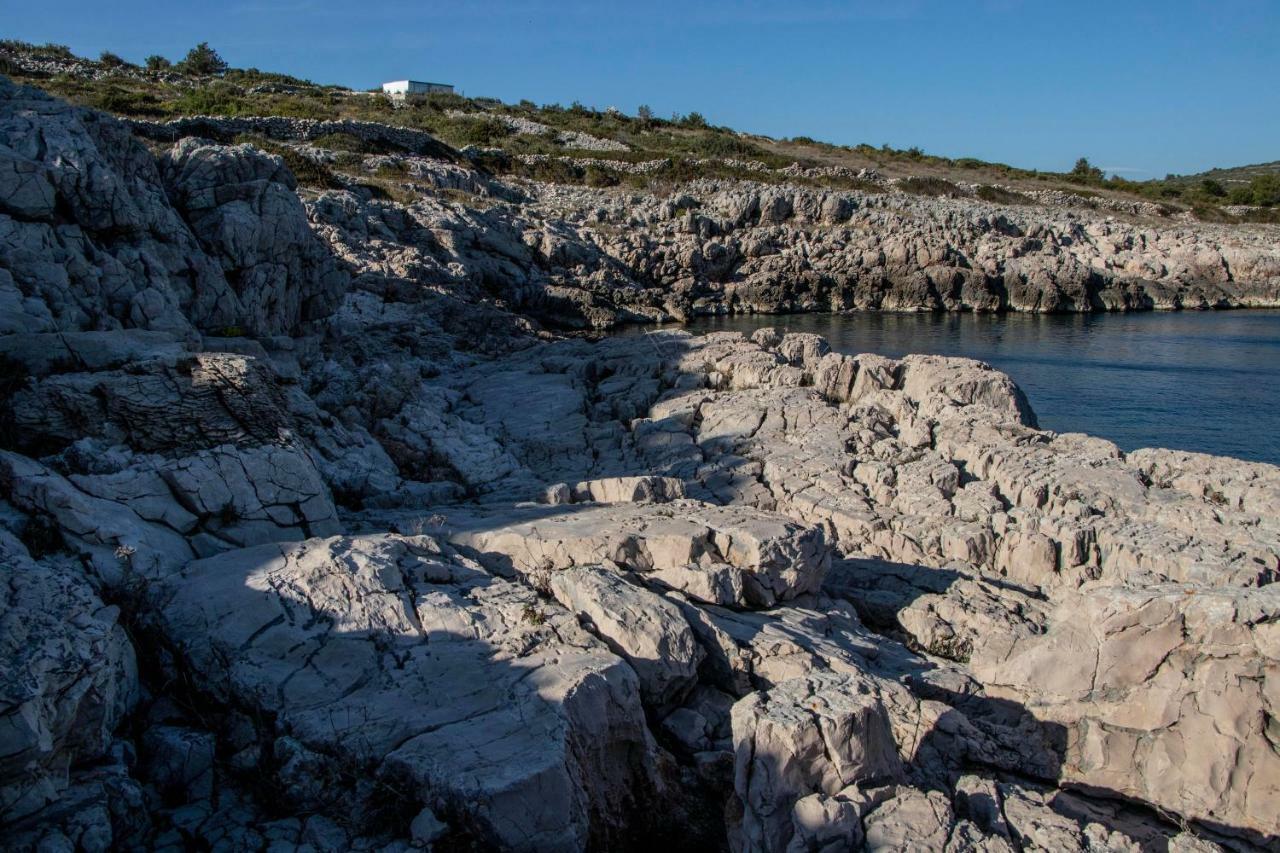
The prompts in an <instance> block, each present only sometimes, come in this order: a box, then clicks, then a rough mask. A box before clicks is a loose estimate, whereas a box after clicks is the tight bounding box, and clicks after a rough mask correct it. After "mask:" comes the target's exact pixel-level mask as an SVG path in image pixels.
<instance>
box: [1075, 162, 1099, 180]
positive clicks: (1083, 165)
mask: <svg viewBox="0 0 1280 853" xmlns="http://www.w3.org/2000/svg"><path fill="white" fill-rule="evenodd" d="M1102 178H1103V175H1102V170H1101V169H1099V168H1098V167H1097V166H1094V165H1093V164H1092V163H1090V162H1089V158H1088V157H1081V158H1080V159H1079V160H1077V161H1076V164H1075V166H1073V167H1072V169H1071V172H1070V179H1071V180H1073V181H1080V182H1083V183H1096V182H1098V181H1101V180H1102Z"/></svg>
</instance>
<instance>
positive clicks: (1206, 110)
mask: <svg viewBox="0 0 1280 853" xmlns="http://www.w3.org/2000/svg"><path fill="white" fill-rule="evenodd" d="M0 11H2V12H3V14H2V15H0V20H2V21H3V23H2V24H0V35H2V36H3V37H6V38H19V39H23V40H27V41H55V42H61V43H64V44H68V45H70V46H71V48H72V49H73V50H75V51H76V52H77V53H81V54H88V55H92V56H96V55H97V54H98V53H99V52H100V51H102V50H104V49H110V50H113V51H115V52H117V53H119V54H121V55H123V56H124V57H126V58H127V59H132V60H135V61H136V60H140V59H142V58H143V57H144V56H146V55H147V54H150V53H160V54H163V55H166V56H169V57H171V58H175V59H176V58H179V57H180V56H181V55H182V54H183V53H184V52H185V51H186V49H187V48H189V47H190V46H191V45H192V44H194V43H195V42H197V41H208V42H210V43H211V44H212V45H213V46H214V47H215V48H217V49H218V50H219V51H220V52H221V53H222V55H223V56H224V57H225V58H226V59H227V60H228V61H229V62H231V64H233V65H235V66H239V67H249V66H256V67H258V68H262V69H265V70H273V71H284V72H288V73H291V74H296V75H298V76H302V77H309V78H311V79H313V80H316V81H318V82H327V83H341V84H346V85H350V86H355V87H362V88H367V87H371V86H375V85H377V84H378V83H380V82H381V81H383V80H389V79H395V78H403V77H415V78H426V79H431V80H440V81H443V82H449V83H454V84H455V85H457V86H458V87H459V88H460V89H461V90H462V91H463V92H464V93H465V94H468V95H487V96H492V97H498V98H501V99H503V100H505V101H516V100H519V99H521V98H529V99H530V100H533V101H536V102H538V103H546V102H553V101H554V102H560V103H564V104H568V103H570V102H572V101H574V100H577V101H581V102H582V103H584V104H587V105H588V106H596V107H606V106H616V107H618V108H619V109H622V110H624V111H626V112H634V110H635V109H636V107H637V106H638V105H640V104H642V103H643V104H648V105H650V106H651V107H652V108H653V110H654V112H655V113H656V114H658V115H663V116H665V115H670V114H671V113H673V112H679V113H685V112H688V111H690V110H697V111H700V112H702V113H703V114H704V115H705V116H706V117H707V118H708V120H710V121H711V122H712V123H713V124H723V125H729V126H731V127H734V128H737V129H739V130H748V131H753V132H756V133H764V134H768V135H771V136H795V135H807V136H812V137H814V138H817V139H823V140H827V141H831V142H837V143H858V142H867V143H871V144H873V145H879V144H881V143H885V142H887V143H889V144H891V145H893V146H895V147H901V148H905V147H910V146H912V145H919V146H920V147H922V148H924V149H925V150H926V151H928V152H930V153H936V154H943V155H948V156H953V157H961V156H974V157H981V158H983V159H988V160H997V161H1003V162H1007V163H1012V164H1015V165H1020V166H1026V167H1031V168H1042V169H1064V168H1069V167H1070V166H1071V164H1072V163H1073V162H1074V161H1075V158H1076V157H1079V156H1087V157H1089V158H1090V159H1091V160H1092V161H1093V163H1094V164H1095V165H1099V166H1103V167H1105V168H1107V169H1108V170H1109V171H1116V172H1119V173H1120V174H1122V175H1124V176H1127V177H1131V178H1135V179H1141V178H1148V177H1163V176H1164V174H1165V173H1166V172H1178V173H1189V172H1196V171H1200V170H1203V169H1207V168H1210V167H1212V166H1233V165H1243V164H1246V163H1256V162H1263V161H1269V160H1277V159H1280V2H1278V0H1164V2H1150V1H1149V0H1141V2H1139V0H1110V2H1105V3H1103V2H1074V3H1068V2H1061V0H1059V2H1050V0H1043V2H1041V1H1040V0H896V2H895V0H880V2H872V0H865V2H864V0H850V2H844V3H837V2H816V0H815V2H804V0H796V2H791V3H785V2H773V3H765V2H749V3H728V2H716V1H715V0H709V2H698V0H683V2H665V0H664V1H663V2H631V3H616V4H615V3H605V2H599V3H591V2H573V0H570V2H516V0H502V2H495V3H468V2H463V0H457V1H456V2H448V3H445V2H437V0H413V2H404V0H394V2H359V0H215V2H213V3H190V2H184V0H178V2H172V0H169V2H163V3H162V2H142V0H96V2H85V0H56V2H50V1H49V0H46V1H45V2H29V0H0Z"/></svg>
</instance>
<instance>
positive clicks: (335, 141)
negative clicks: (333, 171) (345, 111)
mask: <svg viewBox="0 0 1280 853" xmlns="http://www.w3.org/2000/svg"><path fill="white" fill-rule="evenodd" d="M311 144H312V145H314V146H315V147H317V148H324V149H325V150H327V151H347V152H350V153H352V154H364V153H367V152H368V150H369V147H368V146H367V145H366V144H365V141H364V140H363V139H361V138H360V137H358V136H352V135H351V134H350V133H326V134H324V135H323V136H317V137H316V138H315V139H313V140H311Z"/></svg>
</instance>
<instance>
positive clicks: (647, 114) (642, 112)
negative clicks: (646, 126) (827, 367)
mask: <svg viewBox="0 0 1280 853" xmlns="http://www.w3.org/2000/svg"><path fill="white" fill-rule="evenodd" d="M636 116H637V117H638V118H639V119H640V120H641V121H653V110H651V109H650V108H649V105H648V104H641V105H640V106H639V108H637V109H636Z"/></svg>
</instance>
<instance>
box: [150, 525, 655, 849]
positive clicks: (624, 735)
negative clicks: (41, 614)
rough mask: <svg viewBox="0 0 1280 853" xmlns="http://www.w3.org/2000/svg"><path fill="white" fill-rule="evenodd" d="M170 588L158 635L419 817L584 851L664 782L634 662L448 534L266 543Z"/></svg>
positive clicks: (169, 583)
mask: <svg viewBox="0 0 1280 853" xmlns="http://www.w3.org/2000/svg"><path fill="white" fill-rule="evenodd" d="M161 584H162V586H161V587H160V588H158V589H157V590H156V592H157V593H158V592H160V590H161V589H163V591H164V596H165V598H166V604H165V605H164V606H163V608H162V609H161V610H160V612H159V613H157V614H156V617H155V618H156V630H158V631H160V632H161V633H162V634H163V635H164V636H165V637H167V638H168V640H169V641H170V642H172V643H174V644H175V648H176V649H177V651H178V653H179V655H180V657H181V660H182V665H183V666H184V667H185V668H187V670H188V671H189V673H190V677H192V678H194V679H196V681H197V683H198V684H199V686H200V687H201V688H202V689H204V690H207V691H209V692H210V693H211V694H212V695H216V696H221V697H225V699H226V700H228V701H234V702H237V703H243V704H245V705H246V706H247V707H250V708H257V709H259V710H260V711H261V712H263V713H265V714H269V715H270V718H271V719H273V720H274V726H275V732H274V734H273V733H272V732H269V731H268V732H263V733H260V736H267V737H271V736H280V735H283V734H284V733H286V732H288V733H290V734H291V736H292V737H294V738H296V739H297V740H298V741H299V742H300V743H301V744H303V745H304V747H305V748H306V749H308V750H312V751H315V752H317V753H318V754H323V755H324V756H326V757H325V758H324V759H323V761H324V762H327V763H328V765H329V766H332V768H333V770H334V771H336V770H337V769H338V768H340V767H341V764H342V762H354V764H355V766H359V767H363V768H367V769H366V770H365V771H364V772H367V773H368V774H369V777H370V778H371V779H383V780H385V784H387V785H390V786H392V787H394V788H395V789H397V790H400V791H402V792H403V795H404V796H408V797H411V798H413V799H414V801H416V802H417V803H419V804H420V806H419V807H418V808H417V809H410V810H409V811H410V812H411V813H416V812H417V811H418V810H419V809H420V808H421V806H423V805H427V806H431V807H432V808H433V810H435V811H436V813H437V814H440V815H448V820H449V822H450V824H451V825H456V826H459V827H461V826H465V827H466V828H468V829H469V830H470V831H472V832H475V833H479V836H480V837H481V838H485V839H487V840H488V841H489V842H491V843H495V844H500V845H501V846H503V847H504V848H509V849H519V850H543V849H554V850H576V849H581V848H582V847H583V846H584V845H586V844H587V843H588V842H589V841H591V840H593V839H594V840H597V841H604V840H605V839H607V838H608V837H609V836H610V834H611V833H616V832H618V831H620V830H621V829H622V826H623V821H624V820H625V819H626V817H627V815H628V814H629V813H630V812H629V810H630V809H631V808H633V807H636V806H638V805H639V802H640V800H642V799H643V792H644V791H645V790H647V789H648V788H649V787H650V786H651V784H652V783H651V781H649V780H650V779H651V778H652V774H653V773H654V768H653V765H652V746H651V743H650V741H649V738H648V734H647V732H646V730H645V727H644V718H643V713H642V712H641V710H640V685H639V683H638V681H637V679H636V676H635V674H634V673H633V672H632V670H631V669H630V668H629V667H628V666H627V665H626V664H624V663H623V662H622V661H621V660H619V659H618V658H617V657H615V656H614V655H613V654H611V653H610V652H609V651H608V650H607V649H606V648H604V646H603V645H602V644H600V643H599V642H598V641H596V640H595V639H594V638H592V637H591V636H590V635H589V634H587V633H586V632H585V631H583V630H582V629H581V628H579V627H578V625H577V623H576V621H575V620H574V619H573V617H572V616H570V615H569V614H568V613H566V612H564V611H563V610H560V609H559V608H556V607H554V606H548V605H546V604H545V603H541V602H539V601H538V599H537V596H536V595H534V594H533V593H532V592H531V591H529V590H527V589H525V588H523V587H520V586H518V585H515V584H512V583H510V582H507V581H503V580H500V579H496V578H493V577H491V576H489V575H488V574H486V573H485V572H483V571H481V570H479V569H478V568H475V567H471V566H468V565H466V564H465V563H462V562H458V561H456V560H455V559H454V558H452V557H451V556H449V555H448V553H447V552H445V551H441V549H440V548H439V547H438V546H436V545H435V543H434V542H433V541H432V540H429V539H405V538H400V537H394V536H389V537H367V538H358V539H341V538H335V539H313V540H309V541H308V542H306V543H302V544H300V545H293V546H289V545H264V546H259V547H258V548H253V549H248V550H244V551H233V552H228V553H225V554H222V555H219V556H217V557H213V558H210V559H208V560H201V561H197V562H194V563H191V564H190V565H189V566H188V567H187V568H186V569H184V570H183V571H182V572H181V573H179V574H178V575H174V576H171V577H170V578H168V579H166V580H164V581H162V582H161ZM334 762H337V763H334ZM362 775H363V773H362ZM287 793H289V791H288V789H287V788H286V794H287ZM369 795H373V796H377V793H376V791H370V792H369ZM352 796H353V797H355V798H356V800H353V801H352V806H353V807H358V806H357V805H356V803H357V801H358V800H359V798H360V797H361V796H362V795H361V793H360V789H359V787H358V786H357V789H356V791H354V792H353V794H352ZM304 805H305V804H304ZM404 829H405V830H406V831H407V830H408V829H409V827H408V826H407V825H406V826H405V827H404Z"/></svg>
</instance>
